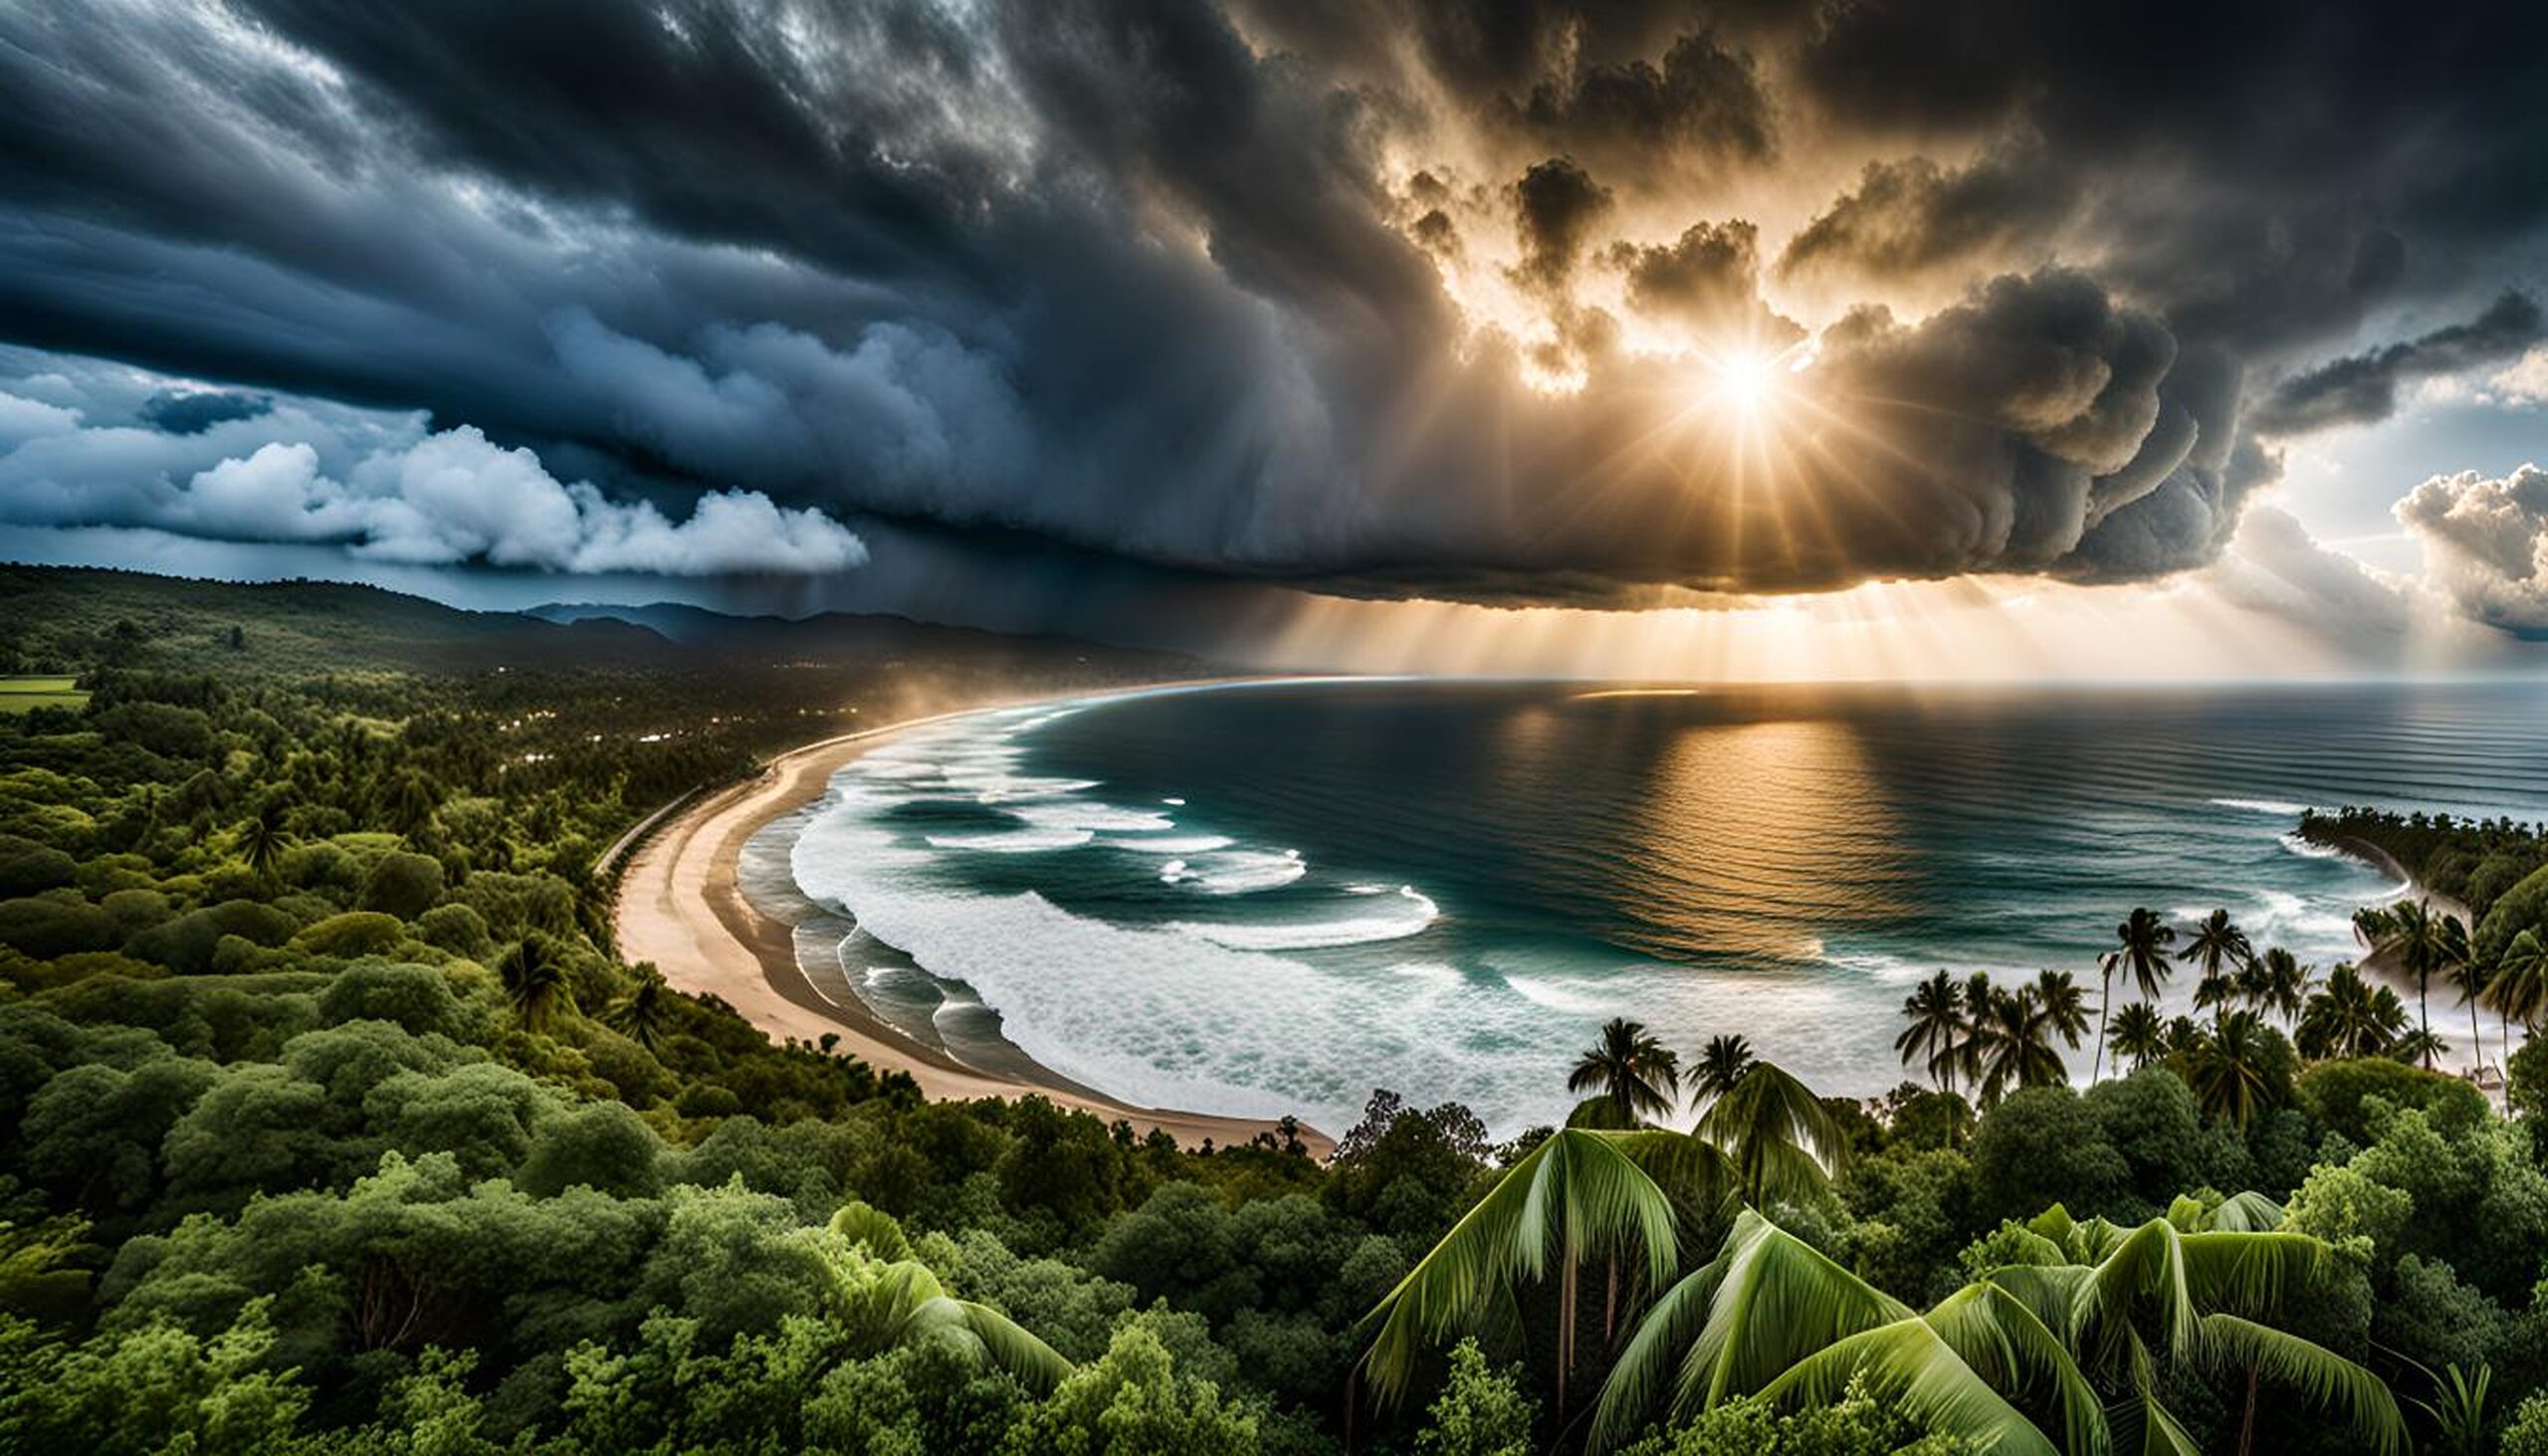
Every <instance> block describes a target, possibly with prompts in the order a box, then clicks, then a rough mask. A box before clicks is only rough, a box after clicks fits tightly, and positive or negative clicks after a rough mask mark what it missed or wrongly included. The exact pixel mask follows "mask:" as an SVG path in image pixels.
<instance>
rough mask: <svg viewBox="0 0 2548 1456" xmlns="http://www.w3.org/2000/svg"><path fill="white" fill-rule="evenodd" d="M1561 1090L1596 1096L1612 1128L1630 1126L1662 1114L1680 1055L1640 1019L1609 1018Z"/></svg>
mask: <svg viewBox="0 0 2548 1456" xmlns="http://www.w3.org/2000/svg"><path fill="white" fill-rule="evenodd" d="M1566 1090H1567V1091H1569V1092H1576V1093H1586V1092H1589V1093H1593V1094H1595V1095H1597V1096H1598V1097H1599V1098H1600V1099H1601V1100H1602V1101H1604V1102H1606V1103H1607V1104H1608V1105H1609V1111H1610V1113H1611V1115H1612V1117H1613V1118H1614V1119H1615V1120H1616V1122H1617V1125H1618V1126H1620V1127H1623V1128H1633V1127H1635V1126H1637V1124H1639V1123H1641V1122H1643V1121H1645V1120H1647V1119H1649V1118H1661V1117H1664V1116H1666V1115H1667V1114H1669V1113H1670V1112H1671V1111H1672V1108H1673V1105H1674V1104H1675V1103H1676V1102H1678V1101H1679V1100H1680V1092H1681V1059H1680V1057H1679V1056H1678V1055H1677V1054H1676V1053H1674V1052H1673V1051H1672V1049H1671V1048H1669V1047H1667V1046H1665V1045H1664V1044H1663V1042H1662V1039H1661V1038H1659V1037H1656V1036H1653V1035H1650V1034H1649V1033H1648V1032H1647V1031H1646V1029H1645V1027H1644V1025H1643V1024H1642V1023H1640V1022H1635V1021H1630V1020H1628V1019H1626V1018H1625V1017H1613V1018H1611V1019H1610V1021H1609V1022H1608V1024H1606V1025H1604V1026H1603V1027H1602V1028H1601V1040H1600V1042H1599V1044H1598V1045H1596V1046H1594V1047H1593V1048H1592V1049H1591V1050H1590V1051H1587V1052H1586V1053H1585V1054H1584V1056H1583V1059H1582V1060H1581V1061H1578V1062H1577V1063H1576V1064H1575V1071H1574V1073H1573V1074H1572V1075H1571V1076H1569V1077H1568V1078H1567V1079H1566Z"/></svg>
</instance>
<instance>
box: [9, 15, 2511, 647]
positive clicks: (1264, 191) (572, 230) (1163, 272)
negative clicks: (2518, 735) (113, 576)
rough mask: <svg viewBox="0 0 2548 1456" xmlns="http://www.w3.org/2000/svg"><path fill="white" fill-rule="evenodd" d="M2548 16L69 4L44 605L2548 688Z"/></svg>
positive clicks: (16, 355)
mask: <svg viewBox="0 0 2548 1456" xmlns="http://www.w3.org/2000/svg"><path fill="white" fill-rule="evenodd" d="M2543 56H2548V10H2544V9H2543V8H2542V7H2539V6H2536V5H2526V4H2515V3H2504V4H2485V3H2478V4H2442V5H2434V4H2430V3H2416V4H2385V3H2367V4H2349V5H2342V6H2331V5H2326V4H2323V3H2314V4H2313V3H2298V0H2290V3H2273V0H2268V3H2250V4H2233V5H2227V6H2225V5H2222V4H2220V3H2218V0H2206V3H2201V4H2196V3H2189V0H2081V3H2076V4H2067V5H2061V6H2044V5H2040V4H2037V3H2032V0H1922V3H1917V4H1914V3H1909V0H1898V3H1897V0H1822V3H1818V4H1817V3H1806V4H1785V3H1782V4H1771V3H1767V0H1721V3H1717V4H1713V5H1710V4H1690V3H1677V4H1669V5H1664V4H1644V3H1638V0H1601V3H1593V0H1574V3H1561V0H1508V3H1495V4H1476V3H1454V0H1399V3H1389V4H1382V3H1378V0H1221V3H1217V4H1215V3H1206V0H1188V3H1171V0H1013V3H1012V0H865V3H861V4H857V5H847V6H844V5H837V4H800V3H751V0H744V3H714V4H707V3H695V0H668V3H657V4H635V3H617V0H612V3H602V0H543V3H540V4H535V5H532V4H522V3H519V0H450V3H443V4H437V5H433V6H430V7H409V6H394V5H392V6H384V5H357V4H350V3H318V0H230V3H221V0H193V3H138V0H73V3H69V4H56V5H20V6H7V7H0V96H5V97H7V98H8V102H7V104H5V105H0V555H4V556H6V557H9V558H12V559H18V560H30V561H58V562H80V563H88V564H106V565H119V566H130V567H135V568H139V569H148V570H158V571H168V572H176V573H182V574H195V575H219V576H228V577H242V578H256V577H265V576H286V575H307V576H337V577H344V578H348V579H359V580H370V581H376V582H379V583H381V584H384V585H389V586H394V587H397V588H399V589H403V590H411V591H418V592H422V593H425V594H428V595H433V596H436V597H438V598H440V599H443V600H448V601H454V602H458V603H461V604H466V605H481V606H498V607H509V606H521V605H528V604H532V603H536V602H543V601H556V600H586V601H623V602H642V601H647V600H655V599H674V600H687V601H695V602H700V603H703V604H707V605H714V606H720V607H724V608H728V609H732V610H746V611H776V612H783V613H789V614H795V613H802V612H807V611H814V610H823V609H841V610H889V611H900V612H905V613H908V614H912V615H917V616H922V617H927V618H933V619H937V620H949V621H961V622H967V623H972V624H978V625H986V626H993V627H1000V628H1008V629H1025V630H1060V631H1071V632H1080V633H1084V634H1087V635H1091V636H1096V637H1101V638H1105V639H1108V640H1116V641H1127V642H1140V643H1145V644H1156V645H1167V646H1181V647H1189V648H1195V649H1198V650H1205V651H1211V652H1215V653H1219V654H1223V655H1227V656H1231V657H1234V658H1237V659H1240V660H1246V661H1256V662H1263V663H1267V664H1270V665H1289V666H1322V667H1348V668H1367V669H1375V670H1386V671H1461V672H1512V673H1581V674H1586V675H1593V676H1608V677H1620V676H1636V677H1691V678H1709V677H1745V678H1767V677H1779V678H1788V677H1805V678H1812V677H1852V678H1856V677H1985V678H2010V679H2028V680H2050V679H2068V678H2113V677H2139V678H2180V677H2204V676H2241V677H2249V676H2258V675H2274V674H2285V675H2302V676H2323V675H2341V674H2352V673H2391V672H2458V671H2486V672H2500V671H2510V672H2528V671H2535V670H2536V669H2537V666H2538V664H2539V662H2541V661H2542V659H2541V657H2540V654H2541V653H2542V652H2543V651H2544V650H2548V648H2543V646H2542V644H2543V643H2548V474H2542V473H2541V472H2540V471H2538V470H2537V469H2534V468H2533V465H2532V463H2533V462H2534V461H2539V460H2543V459H2548V314H2543V309H2542V305H2541V302H2540V301H2541V299H2542V297H2543V288H2548V282H2543V279H2542V277H2541V275H2542V271H2543V270H2542V265H2543V262H2548V122H2544V121H2542V120H2541V119H2540V117H2541V114H2542V113H2541V111H2540V108H2539V106H2538V104H2537V100H2536V98H2537V95H2538V92H2539V84H2540V83H2541V82H2542V81H2543V80H2548V62H2542V61H2541V60H2539V59H2538V58H2540V57H2543Z"/></svg>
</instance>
